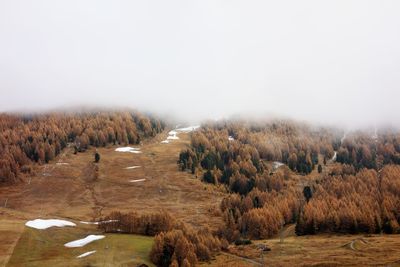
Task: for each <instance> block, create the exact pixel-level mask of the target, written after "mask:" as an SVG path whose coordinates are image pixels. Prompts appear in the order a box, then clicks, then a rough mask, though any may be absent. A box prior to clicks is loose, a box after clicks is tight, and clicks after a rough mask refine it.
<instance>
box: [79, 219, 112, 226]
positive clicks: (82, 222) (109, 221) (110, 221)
mask: <svg viewBox="0 0 400 267" xmlns="http://www.w3.org/2000/svg"><path fill="white" fill-rule="evenodd" d="M112 222H118V220H108V221H100V222H84V221H80V223H81V224H95V225H98V224H99V223H112Z"/></svg>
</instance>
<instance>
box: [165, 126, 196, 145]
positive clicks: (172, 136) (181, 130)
mask: <svg viewBox="0 0 400 267" xmlns="http://www.w3.org/2000/svg"><path fill="white" fill-rule="evenodd" d="M198 128H200V126H189V127H186V128H177V129H175V130H172V131H169V132H168V137H167V139H166V140H164V141H161V144H169V143H170V140H178V139H179V137H178V134H179V133H189V132H192V131H195V130H197V129H198Z"/></svg>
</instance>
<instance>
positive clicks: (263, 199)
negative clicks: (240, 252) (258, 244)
mask: <svg viewBox="0 0 400 267" xmlns="http://www.w3.org/2000/svg"><path fill="white" fill-rule="evenodd" d="M300 198H301V195H299V193H298V192H297V191H296V190H295V188H293V187H289V188H287V189H285V190H281V191H275V190H272V191H270V192H262V191H260V190H258V189H254V190H252V191H251V192H250V193H249V194H248V195H247V196H240V195H238V194H231V195H229V196H228V197H226V198H224V199H223V200H222V202H221V210H222V212H223V219H224V222H225V227H224V229H222V230H221V231H222V233H221V235H222V236H225V237H227V239H228V240H229V241H237V240H240V239H241V238H243V237H246V238H251V239H265V238H269V237H272V236H274V235H276V234H277V233H278V232H279V230H280V229H281V228H282V227H283V226H284V225H285V224H288V223H294V222H296V220H297V217H298V214H299V211H300V201H299V199H300Z"/></svg>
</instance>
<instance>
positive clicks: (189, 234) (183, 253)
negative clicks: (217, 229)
mask: <svg viewBox="0 0 400 267" xmlns="http://www.w3.org/2000/svg"><path fill="white" fill-rule="evenodd" d="M98 228H99V229H101V230H102V231H104V232H108V233H126V234H142V235H148V236H155V238H154V245H153V247H152V249H151V252H150V259H151V261H152V262H153V263H154V264H155V265H156V266H161V267H163V266H165V267H167V266H176V267H179V266H185V267H190V266H195V265H196V263H197V262H199V261H209V260H211V257H212V256H213V255H214V254H215V253H217V252H219V251H220V250H221V249H226V248H227V246H228V242H227V241H226V240H225V239H223V238H222V239H220V238H218V237H217V236H216V235H215V234H214V233H212V232H211V231H210V230H209V229H208V228H202V229H200V230H197V231H196V230H193V229H192V228H190V227H188V226H186V225H185V224H183V223H181V222H178V221H176V220H175V219H174V218H173V217H172V216H171V215H170V214H169V213H167V212H157V213H152V214H143V215H139V214H137V213H121V212H117V211H115V212H112V213H111V214H110V215H108V216H106V217H103V218H101V222H100V223H99V225H98Z"/></svg>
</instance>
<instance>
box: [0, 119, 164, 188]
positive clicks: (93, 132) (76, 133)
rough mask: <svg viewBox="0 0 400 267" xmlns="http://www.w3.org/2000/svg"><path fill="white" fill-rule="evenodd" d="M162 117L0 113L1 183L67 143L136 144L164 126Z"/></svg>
mask: <svg viewBox="0 0 400 267" xmlns="http://www.w3.org/2000/svg"><path fill="white" fill-rule="evenodd" d="M164 127H165V126H164V124H163V122H162V121H160V120H157V119H155V118H153V117H149V116H145V115H143V114H140V113H138V112H125V111H120V112H117V111H115V112H114V111H113V112H111V111H110V112H109V111H102V112H85V113H51V114H36V115H12V114H0V183H4V182H8V183H13V182H16V181H17V180H18V179H19V178H20V176H21V173H29V172H30V170H31V168H30V166H29V165H30V164H31V163H39V164H40V163H47V162H49V161H50V160H52V159H53V158H54V157H56V156H57V155H58V154H60V153H61V151H62V150H63V149H64V148H66V147H67V145H68V144H70V145H72V146H73V147H75V151H76V152H80V151H85V150H86V149H87V148H88V147H89V146H96V147H100V146H106V145H107V144H126V145H127V144H138V143H140V141H141V140H142V139H143V138H146V137H151V136H154V135H156V134H157V133H159V132H161V131H162V130H163V129H164Z"/></svg>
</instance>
